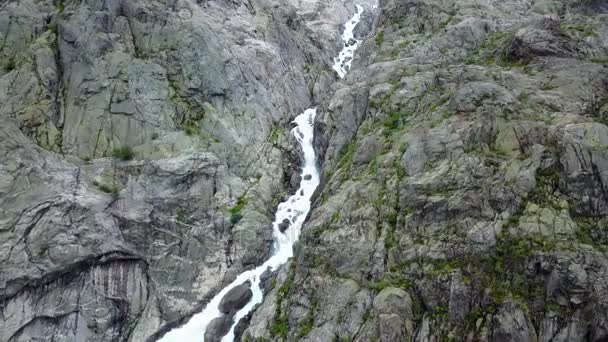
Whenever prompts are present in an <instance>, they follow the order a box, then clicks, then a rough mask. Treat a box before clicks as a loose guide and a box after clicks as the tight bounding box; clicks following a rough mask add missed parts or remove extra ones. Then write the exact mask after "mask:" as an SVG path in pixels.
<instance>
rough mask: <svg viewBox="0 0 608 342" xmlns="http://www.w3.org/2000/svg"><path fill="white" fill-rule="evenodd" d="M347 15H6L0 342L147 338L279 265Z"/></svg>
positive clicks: (290, 10)
mask: <svg viewBox="0 0 608 342" xmlns="http://www.w3.org/2000/svg"><path fill="white" fill-rule="evenodd" d="M352 11H353V9H352V8H351V6H349V7H346V5H344V4H343V3H342V2H338V1H336V2H329V3H326V2H317V1H303V2H295V1H294V2H293V3H292V2H286V1H255V0H252V1H249V0H246V1H223V0H220V1H190V0H183V1H164V0H159V1H143V0H142V1H137V0H136V1H131V0H129V1H122V0H116V1H114V0H111V1H86V0H85V1H78V0H74V1H72V0H59V1H57V0H43V1H38V0H36V1H34V0H18V1H12V0H11V1H4V2H2V4H0V37H1V39H0V41H1V43H0V64H1V65H0V118H1V120H2V125H1V127H0V153H1V154H2V157H3V158H2V159H3V162H2V163H0V268H1V272H0V303H1V307H0V311H1V313H2V314H1V315H0V317H1V320H0V327H1V328H0V341H31V340H49V341H50V340H55V341H117V340H120V341H127V340H128V341H143V340H153V339H154V338H155V336H157V335H159V334H160V333H161V332H162V331H164V330H166V329H167V328H169V327H170V326H172V325H174V324H177V323H179V321H180V320H182V319H184V318H185V317H188V316H189V315H191V314H192V313H193V312H195V311H197V310H198V309H200V307H201V306H202V305H203V304H204V303H205V301H206V300H207V299H208V298H209V297H211V296H212V295H213V294H214V293H216V292H217V291H219V289H221V287H222V285H223V284H224V283H226V282H229V281H231V280H232V278H234V276H235V274H237V273H239V272H240V271H242V270H243V269H245V268H249V267H252V266H253V265H256V264H259V263H261V261H263V260H264V259H265V257H266V255H267V254H268V253H269V247H270V245H269V242H270V240H271V237H270V234H271V231H270V229H268V228H269V225H270V223H271V222H272V215H273V212H272V210H273V208H274V207H275V206H276V203H278V201H279V200H281V199H282V197H283V196H284V194H286V193H287V191H289V189H290V187H291V184H297V181H298V180H297V179H293V180H292V179H291V178H292V175H297V174H298V172H297V167H298V165H299V161H298V157H297V154H298V151H296V150H294V149H293V147H294V146H296V145H295V144H293V142H292V141H290V139H289V135H288V132H289V129H290V128H291V127H290V125H289V122H290V121H291V119H292V118H293V117H294V116H295V115H297V114H298V113H299V112H301V111H302V110H303V109H304V108H306V107H309V106H311V104H312V103H313V101H314V98H315V96H316V94H318V93H319V92H321V91H323V92H324V91H325V89H326V88H327V84H329V83H331V82H333V81H334V80H335V75H334V74H333V73H332V72H330V70H331V69H330V67H331V63H332V60H331V57H330V56H332V55H333V54H334V51H335V50H337V49H338V47H339V46H338V45H337V43H338V40H339V25H340V23H341V22H343V21H345V20H346V18H347V17H348V16H350V13H351V12H352Z"/></svg>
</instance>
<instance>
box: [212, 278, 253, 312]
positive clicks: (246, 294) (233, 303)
mask: <svg viewBox="0 0 608 342" xmlns="http://www.w3.org/2000/svg"><path fill="white" fill-rule="evenodd" d="M252 295H253V293H252V292H251V283H249V282H245V283H243V284H241V285H238V286H235V287H234V288H232V289H231V290H230V291H228V292H227V293H226V295H224V297H223V298H222V300H221V301H220V304H219V306H218V308H219V309H220V311H221V312H223V313H225V314H229V313H233V312H236V311H238V309H240V308H242V307H243V306H245V304H247V302H249V300H250V299H251V296H252Z"/></svg>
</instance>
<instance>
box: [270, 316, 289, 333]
mask: <svg viewBox="0 0 608 342" xmlns="http://www.w3.org/2000/svg"><path fill="white" fill-rule="evenodd" d="M270 333H271V334H272V336H274V337H281V338H287V334H288V333H289V320H288V318H287V316H280V317H278V318H275V320H274V323H273V324H272V327H271V328H270Z"/></svg>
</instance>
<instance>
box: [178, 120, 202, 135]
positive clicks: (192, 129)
mask: <svg viewBox="0 0 608 342" xmlns="http://www.w3.org/2000/svg"><path fill="white" fill-rule="evenodd" d="M182 128H183V129H184V132H186V135H189V136H192V135H196V134H198V133H199V132H200V129H199V127H198V124H197V123H196V122H187V123H185V124H183V125H182Z"/></svg>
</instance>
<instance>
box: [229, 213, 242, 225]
mask: <svg viewBox="0 0 608 342" xmlns="http://www.w3.org/2000/svg"><path fill="white" fill-rule="evenodd" d="M242 218H243V215H241V214H240V213H234V214H232V215H230V223H232V224H237V223H239V221H240V220H241V219H242Z"/></svg>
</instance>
